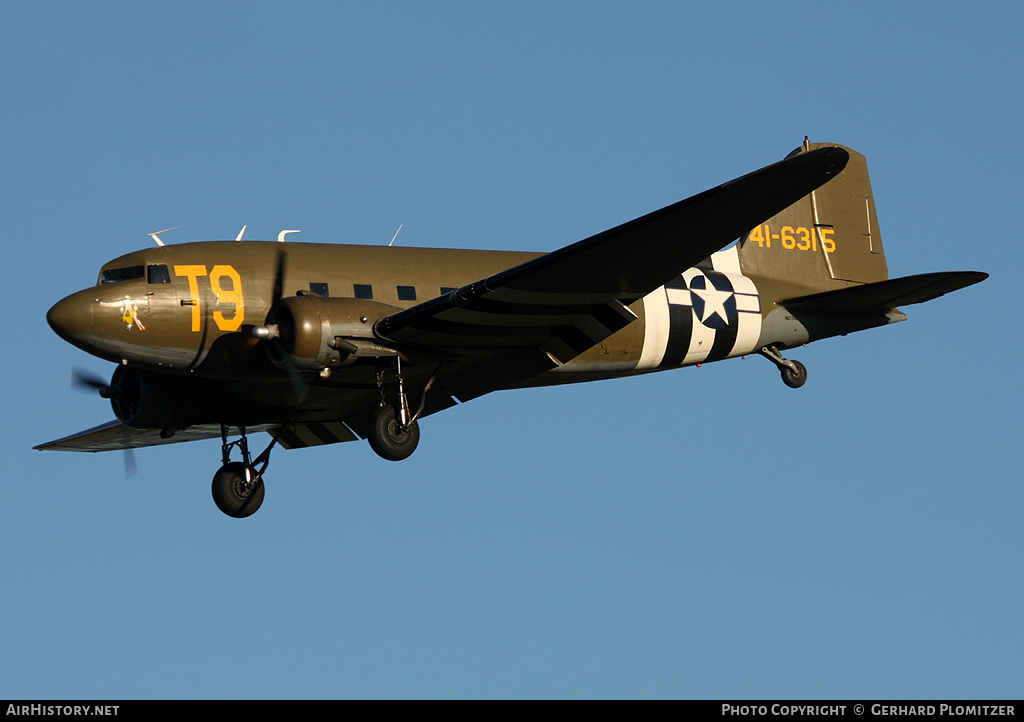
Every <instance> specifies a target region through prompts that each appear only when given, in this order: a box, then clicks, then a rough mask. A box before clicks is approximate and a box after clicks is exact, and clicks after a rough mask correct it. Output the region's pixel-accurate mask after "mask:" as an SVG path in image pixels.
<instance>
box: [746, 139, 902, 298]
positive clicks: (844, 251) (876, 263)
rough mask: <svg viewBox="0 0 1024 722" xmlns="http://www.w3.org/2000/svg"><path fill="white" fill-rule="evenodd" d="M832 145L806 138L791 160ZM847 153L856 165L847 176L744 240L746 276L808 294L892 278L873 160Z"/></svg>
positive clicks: (825, 187) (852, 152) (849, 169)
mask: <svg viewBox="0 0 1024 722" xmlns="http://www.w3.org/2000/svg"><path fill="white" fill-rule="evenodd" d="M828 145H836V144H835V143H808V142H807V141H806V140H805V141H804V144H803V146H802V147H800V148H797V149H796V150H794V151H793V152H792V153H790V157H791V156H793V155H798V154H800V153H806V152H808V151H810V150H814V149H816V148H820V147H823V146H828ZM846 150H847V151H849V153H850V162H849V163H847V165H846V168H845V169H844V170H843V171H842V173H840V174H839V175H838V176H836V178H834V179H833V180H830V181H829V182H828V183H826V184H825V185H823V186H822V187H821V188H819V189H818V190H816V191H814V192H813V193H811V194H810V195H808V196H805V197H804V198H801V199H800V200H799V201H797V202H796V203H794V204H793V205H791V206H790V207H789V208H787V209H786V210H784V211H782V212H781V213H779V214H778V215H776V216H774V217H773V218H770V219H769V220H767V221H766V222H764V223H762V224H761V225H760V226H758V227H757V228H754V229H753V230H751V231H750V232H749V233H748V234H747V235H746V236H744V237H743V238H742V239H741V241H740V243H739V248H738V252H739V259H740V268H741V270H742V272H743V274H744V275H747V276H762V277H764V276H767V277H771V278H772V279H773V280H778V281H780V282H782V283H783V284H784V285H786V286H790V287H793V288H794V289H799V290H800V291H801V292H802V293H813V292H820V291H828V290H832V289H837V288H845V287H848V286H852V285H856V284H861V283H872V282H875V281H884V280H885V279H887V278H888V277H889V272H888V269H887V267H886V263H885V253H884V251H883V249H882V235H881V233H880V231H879V228H878V219H877V217H876V215H875V201H874V195H873V194H872V192H871V180H870V178H869V177H868V166H867V161H866V159H865V158H864V156H863V155H861V154H860V153H858V152H856V151H854V150H851V149H849V148H846ZM788 295H798V294H797V293H794V292H790V293H789V294H788Z"/></svg>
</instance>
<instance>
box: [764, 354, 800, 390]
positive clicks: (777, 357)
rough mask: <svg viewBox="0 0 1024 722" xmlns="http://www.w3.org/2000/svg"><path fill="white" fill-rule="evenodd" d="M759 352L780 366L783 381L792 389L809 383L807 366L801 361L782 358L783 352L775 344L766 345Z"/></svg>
mask: <svg viewBox="0 0 1024 722" xmlns="http://www.w3.org/2000/svg"><path fill="white" fill-rule="evenodd" d="M758 353H760V354H761V355H762V356H764V357H765V358H766V359H768V360H769V361H771V362H772V363H773V364H775V365H776V366H778V367H779V372H780V373H781V374H782V383H784V384H786V386H788V387H789V388H791V389H798V388H800V387H801V386H803V385H804V384H805V383H807V367H805V366H804V365H803V364H802V363H800V362H799V361H793V360H792V359H785V358H782V354H781V353H780V352H779V349H778V348H777V347H775V346H765V347H764V348H762V349H761V350H760V351H759V352H758Z"/></svg>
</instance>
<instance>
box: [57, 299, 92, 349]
mask: <svg viewBox="0 0 1024 722" xmlns="http://www.w3.org/2000/svg"><path fill="white" fill-rule="evenodd" d="M92 306H93V304H92V301H91V300H90V299H88V298H84V297H82V296H81V295H79V294H73V295H71V296H68V297H67V298H65V299H62V300H60V301H57V303H55V304H54V305H53V308H51V309H50V310H49V311H48V312H47V314H46V322H47V323H49V324H50V328H52V329H53V330H54V332H56V334H57V335H58V336H60V337H61V338H62V339H64V340H65V341H68V342H70V343H74V342H76V341H82V340H84V339H85V338H86V337H87V336H88V335H89V334H90V333H91V332H92Z"/></svg>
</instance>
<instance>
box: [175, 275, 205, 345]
mask: <svg viewBox="0 0 1024 722" xmlns="http://www.w3.org/2000/svg"><path fill="white" fill-rule="evenodd" d="M174 275H175V276H185V277H187V278H188V292H189V295H190V296H191V297H192V330H193V331H198V330H199V320H200V318H201V317H202V314H201V312H200V310H199V277H200V276H205V275H206V266H175V267H174Z"/></svg>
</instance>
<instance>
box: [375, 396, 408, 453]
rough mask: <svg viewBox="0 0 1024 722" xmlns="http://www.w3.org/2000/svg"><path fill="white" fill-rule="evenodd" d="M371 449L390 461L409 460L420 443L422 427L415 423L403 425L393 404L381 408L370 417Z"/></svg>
mask: <svg viewBox="0 0 1024 722" xmlns="http://www.w3.org/2000/svg"><path fill="white" fill-rule="evenodd" d="M369 441H370V448H372V449H373V450H374V451H375V452H377V455H378V456H380V457H381V458H383V459H387V460H388V461H401V460H402V459H407V458H409V456H411V455H412V452H414V451H416V445H417V444H418V443H419V442H420V427H419V425H418V424H417V423H416V422H415V421H413V422H412V423H411V424H404V425H403V424H402V423H401V422H400V421H399V420H398V414H397V413H396V412H395V407H394V406H392V405H391V404H385V405H384V406H379V407H378V408H377V410H376V411H374V412H373V416H371V417H370V438H369Z"/></svg>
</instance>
